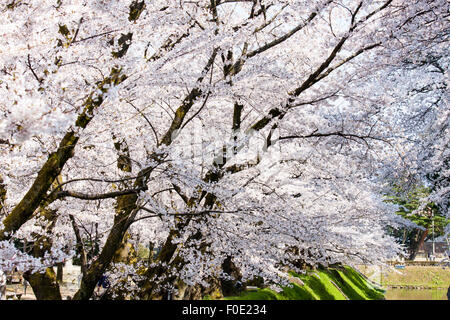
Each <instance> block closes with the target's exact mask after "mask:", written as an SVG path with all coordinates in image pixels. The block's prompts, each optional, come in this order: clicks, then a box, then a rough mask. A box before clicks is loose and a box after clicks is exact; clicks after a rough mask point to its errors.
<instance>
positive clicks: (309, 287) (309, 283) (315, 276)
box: [225, 267, 384, 300]
mask: <svg viewBox="0 0 450 320" xmlns="http://www.w3.org/2000/svg"><path fill="white" fill-rule="evenodd" d="M290 275H291V276H293V277H297V278H299V279H301V280H302V281H303V283H304V285H303V286H300V285H298V284H296V283H292V284H291V286H287V287H281V289H282V291H280V292H275V291H274V290H271V289H268V288H265V289H258V290H257V291H253V292H243V293H242V294H241V295H240V296H234V297H226V298H225V299H227V300H347V298H348V300H378V299H383V298H384V295H383V293H382V291H381V290H378V289H376V288H374V287H373V286H372V285H371V284H370V283H368V282H367V281H366V279H364V278H363V277H362V276H361V275H360V274H359V273H358V272H356V271H355V270H354V269H352V268H350V267H344V268H340V269H337V268H329V269H321V270H315V271H309V272H307V273H306V274H296V273H294V272H291V273H290ZM336 286H338V287H339V288H337V287H336Z"/></svg>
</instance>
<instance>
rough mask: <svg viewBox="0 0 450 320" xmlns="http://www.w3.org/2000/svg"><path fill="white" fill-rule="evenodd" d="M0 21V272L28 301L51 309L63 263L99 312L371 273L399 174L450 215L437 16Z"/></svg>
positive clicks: (156, 7) (85, 10) (281, 8)
mask: <svg viewBox="0 0 450 320" xmlns="http://www.w3.org/2000/svg"><path fill="white" fill-rule="evenodd" d="M0 10H1V15H0V17H1V18H0V25H1V28H0V30H1V31H0V33H1V37H0V51H1V52H0V53H1V55H0V74H1V77H0V92H1V96H2V98H1V100H0V112H1V118H0V139H1V140H0V141H1V144H0V158H1V162H0V178H1V181H0V190H1V193H0V200H1V207H0V210H1V216H0V217H1V218H0V222H1V224H0V258H1V260H0V268H2V269H4V270H9V269H12V268H14V267H15V268H18V269H20V270H22V271H25V277H26V278H27V279H28V281H29V282H30V284H31V286H32V287H33V290H34V293H35V294H36V296H37V298H38V299H61V294H60V290H59V285H58V283H57V281H56V276H55V274H54V271H53V269H52V268H51V267H52V266H53V265H55V264H56V263H59V262H61V261H63V260H65V259H70V258H72V257H74V256H75V255H77V256H79V257H80V261H81V264H82V273H83V277H82V281H81V286H80V289H79V290H78V292H77V293H76V294H75V296H74V297H73V298H74V299H90V298H92V296H93V291H94V289H95V285H96V284H97V282H98V281H99V279H100V278H101V276H102V275H103V274H105V273H107V274H108V275H109V277H110V279H111V285H112V287H113V289H112V291H113V293H114V294H116V295H117V296H114V294H113V295H112V296H111V298H114V297H121V298H124V297H128V298H130V297H131V298H135V299H155V298H168V297H169V295H170V296H171V297H176V298H179V299H182V298H200V297H201V296H202V295H204V294H208V293H211V292H213V291H214V290H216V289H217V288H219V290H221V291H222V293H223V294H227V292H228V291H227V290H230V289H229V287H230V285H229V284H230V283H231V284H233V283H234V282H235V281H242V282H245V281H248V280H252V279H254V278H255V277H260V278H262V279H263V280H264V281H265V282H267V283H269V284H270V283H286V282H287V281H288V280H287V275H286V270H296V271H301V270H303V269H304V268H305V267H307V266H312V267H316V266H325V267H326V266H329V265H334V264H350V265H352V264H356V263H374V264H377V263H383V262H384V261H385V260H386V259H388V258H390V257H393V256H395V255H397V254H399V253H400V252H401V250H402V248H401V246H400V245H399V244H397V243H396V242H395V239H394V238H392V237H390V236H388V235H387V234H386V232H385V227H386V226H387V225H390V226H393V227H396V226H401V225H403V224H405V223H408V222H407V221H405V220H404V219H401V218H400V217H399V216H397V215H395V210H396V208H395V207H394V206H392V205H389V204H387V203H386V202H384V201H383V197H382V194H383V191H384V190H385V188H386V181H388V180H387V178H389V177H390V178H392V177H394V174H395V173H396V172H400V171H401V170H403V169H404V168H405V166H408V167H409V166H411V165H413V166H415V168H422V169H424V168H425V167H426V168H427V170H431V171H432V172H433V174H437V175H439V177H440V178H435V181H436V182H435V184H434V185H435V186H436V188H435V192H434V193H433V194H432V196H433V197H434V200H433V201H435V202H439V203H443V204H444V203H447V204H448V136H449V135H448V123H449V119H448V110H446V109H445V106H446V102H447V97H446V90H445V89H446V86H447V81H448V73H447V65H448V55H447V47H448V45H447V40H448V27H447V24H446V18H448V11H449V5H448V3H447V1H445V0H437V1H430V0H428V1H427V0H415V1H401V0H385V1H355V0H340V1H331V0H315V1H305V0H299V1H294V0H291V1H271V0H267V1H265V0H248V1H247V0H241V1H239V0H236V1H228V0H221V1H220V0H211V1H205V0H198V1H159V0H153V1H136V0H134V1H100V0H98V1H80V0H72V1H62V0H57V1H48V0H37V1H32V2H23V1H12V0H9V1H1V2H0ZM435 71H436V72H435ZM414 90H416V91H414ZM422 93H423V94H422ZM421 114H424V116H423V117H424V118H422V119H419V118H420V115H421ZM407 115H414V119H416V120H417V121H419V122H420V124H421V125H420V126H419V125H416V126H411V125H410V124H411V122H408V121H407V120H408V119H407V117H406V116H407ZM424 119H427V120H424ZM429 121H431V122H429ZM424 127H426V130H424ZM426 144H428V145H433V146H434V147H433V148H432V150H431V149H430V150H429V152H430V153H429V155H428V156H424V153H421V152H422V151H420V152H419V150H425V149H426V148H425V149H424V148H423V146H424V145H426ZM418 146H420V147H418ZM411 150H416V151H417V152H415V153H414V156H413V154H412V153H411ZM427 163H432V166H429V165H427ZM421 173H422V174H426V172H425V171H424V170H422V171H421ZM445 181H446V182H445ZM445 183H447V184H445ZM446 201H447V202H446ZM17 241H27V242H28V243H31V244H32V245H31V249H30V250H28V251H26V250H25V251H26V252H24V250H19V249H17V248H16V247H15V246H14V243H15V242H17ZM88 243H89V244H90V245H89V246H88V245H87V244H88ZM95 243H96V245H97V247H96V246H95V245H93V244H95ZM139 244H144V245H150V247H152V248H157V249H158V250H157V254H153V251H152V252H151V253H152V254H151V255H150V259H149V261H146V262H142V261H136V259H133V256H134V255H135V250H136V249H137V247H138V245H139ZM133 248H134V249H133ZM232 286H233V285H231V287H232Z"/></svg>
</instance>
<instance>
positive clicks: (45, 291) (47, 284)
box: [23, 268, 62, 300]
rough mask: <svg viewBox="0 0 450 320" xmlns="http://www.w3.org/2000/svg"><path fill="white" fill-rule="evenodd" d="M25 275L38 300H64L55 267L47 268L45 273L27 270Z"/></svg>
mask: <svg viewBox="0 0 450 320" xmlns="http://www.w3.org/2000/svg"><path fill="white" fill-rule="evenodd" d="M23 277H24V278H25V280H27V281H28V282H29V283H30V286H31V288H32V289H33V292H34V295H35V296H36V299H37V300H62V298H61V292H60V290H59V285H58V282H57V281H56V274H55V271H54V270H53V268H47V269H45V272H44V273H39V272H36V273H30V272H25V273H24V275H23Z"/></svg>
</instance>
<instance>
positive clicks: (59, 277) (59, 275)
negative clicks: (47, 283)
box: [56, 262, 64, 284]
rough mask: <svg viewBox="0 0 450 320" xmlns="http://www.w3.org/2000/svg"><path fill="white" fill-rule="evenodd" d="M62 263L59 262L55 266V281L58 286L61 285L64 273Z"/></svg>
mask: <svg viewBox="0 0 450 320" xmlns="http://www.w3.org/2000/svg"><path fill="white" fill-rule="evenodd" d="M63 267H64V263H62V262H60V263H58V264H56V281H58V283H59V284H62V283H63V276H64V275H63V273H64V269H63Z"/></svg>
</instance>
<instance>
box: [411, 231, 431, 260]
mask: <svg viewBox="0 0 450 320" xmlns="http://www.w3.org/2000/svg"><path fill="white" fill-rule="evenodd" d="M428 232H429V230H428V229H426V230H425V231H418V233H419V239H418V240H417V241H415V242H414V243H413V245H412V246H411V252H410V255H409V260H414V259H415V258H416V256H417V253H418V252H419V249H420V247H422V245H423V243H424V242H425V239H426V237H427V235H428Z"/></svg>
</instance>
